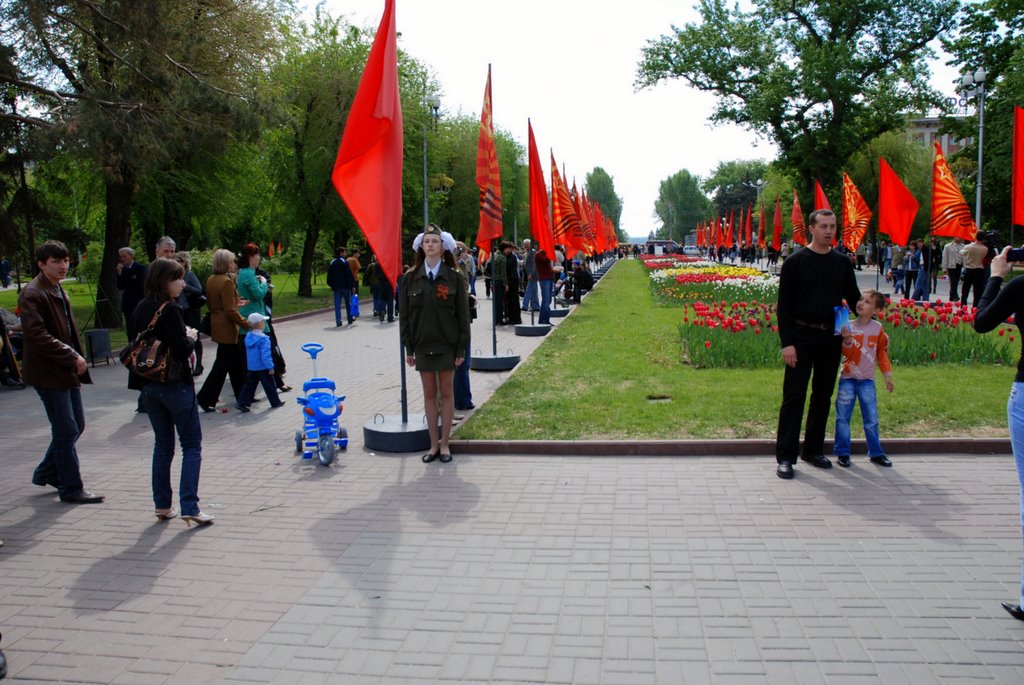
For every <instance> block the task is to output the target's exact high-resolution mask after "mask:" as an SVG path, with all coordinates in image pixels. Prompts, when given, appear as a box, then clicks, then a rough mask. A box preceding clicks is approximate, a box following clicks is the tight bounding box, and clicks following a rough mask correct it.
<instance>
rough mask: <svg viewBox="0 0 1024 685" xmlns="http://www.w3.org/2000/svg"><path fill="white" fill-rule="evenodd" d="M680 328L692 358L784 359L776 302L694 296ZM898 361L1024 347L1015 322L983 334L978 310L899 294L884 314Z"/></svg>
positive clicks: (713, 363) (702, 363) (710, 362)
mask: <svg viewBox="0 0 1024 685" xmlns="http://www.w3.org/2000/svg"><path fill="white" fill-rule="evenodd" d="M682 319H683V320H682V323H681V324H680V327H679V330H680V335H681V336H682V339H683V352H684V355H685V356H686V358H687V359H688V361H689V363H691V364H693V365H694V366H697V367H706V368H729V367H733V368H757V367H771V366H778V365H779V364H781V355H780V343H779V336H778V330H779V328H778V322H777V320H776V318H775V303H774V302H771V303H768V302H727V301H725V300H720V301H718V302H694V303H693V304H692V305H684V306H683V317H682ZM879 319H880V320H881V321H882V324H883V325H884V326H885V330H886V332H887V333H888V335H889V341H890V345H889V356H890V357H891V358H892V361H893V364H895V365H898V366H914V365H919V364H933V363H938V362H943V363H954V364H964V363H989V364H1006V365H1010V364H1013V363H1014V361H1015V360H1016V357H1017V355H1018V354H1019V350H1020V342H1019V341H1017V340H1016V338H1017V336H1018V335H1020V333H1019V332H1018V331H1017V328H1016V326H1014V325H1012V324H1006V325H1003V326H1000V327H999V328H998V329H997V331H994V332H992V333H989V334H986V335H979V334H978V333H976V332H975V331H974V328H973V326H972V323H973V322H974V310H973V308H970V307H960V306H959V305H957V304H952V303H947V302H934V303H920V304H919V303H916V302H914V301H912V300H898V301H896V302H893V303H890V305H889V306H888V307H887V308H886V309H885V310H884V311H883V312H881V314H879Z"/></svg>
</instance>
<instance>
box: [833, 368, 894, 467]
mask: <svg viewBox="0 0 1024 685" xmlns="http://www.w3.org/2000/svg"><path fill="white" fill-rule="evenodd" d="M857 400H860V415H861V418H863V419H864V439H865V440H867V443H868V456H869V457H881V456H884V455H885V450H883V449H882V443H881V442H880V441H879V439H878V399H877V396H876V394H875V381H874V380H871V379H869V380H863V381H859V380H857V379H855V378H840V379H839V391H838V392H837V393H836V440H835V446H834V447H833V448H832V453H833V454H834V455H836V456H837V457H848V456H850V417H851V416H853V405H854V403H855V402H856V401H857Z"/></svg>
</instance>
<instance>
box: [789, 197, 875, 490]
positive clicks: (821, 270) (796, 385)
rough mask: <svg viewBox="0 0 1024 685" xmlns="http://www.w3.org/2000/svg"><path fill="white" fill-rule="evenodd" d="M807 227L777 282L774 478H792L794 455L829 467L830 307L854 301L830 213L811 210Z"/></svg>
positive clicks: (837, 344) (833, 353)
mask: <svg viewBox="0 0 1024 685" xmlns="http://www.w3.org/2000/svg"><path fill="white" fill-rule="evenodd" d="M807 223H808V226H809V228H808V229H807V231H808V233H809V234H810V237H811V242H810V243H809V244H808V245H807V247H806V249H803V250H799V251H798V252H796V253H794V254H793V256H792V257H790V258H789V259H787V260H786V261H785V262H783V264H782V274H781V276H780V278H779V303H778V312H777V317H778V321H779V338H780V340H781V342H782V361H783V362H785V364H786V374H785V379H784V380H783V384H782V406H781V408H780V409H779V430H778V434H777V436H776V439H775V459H776V461H777V462H778V469H777V471H776V473H777V474H778V476H779V478H792V477H793V475H794V471H793V465H794V464H795V463H796V460H797V456H799V457H800V458H801V459H803V460H804V461H807V462H810V463H811V464H813V465H814V466H817V467H819V468H823V469H828V468H832V462H831V461H829V460H828V458H826V457H825V455H824V454H823V452H824V444H825V424H826V423H827V422H828V413H829V408H830V404H831V400H832V391H833V390H835V386H836V377H837V374H838V372H839V361H840V357H841V354H842V344H843V339H842V337H841V336H839V335H838V334H837V333H835V307H837V306H839V305H841V304H842V302H843V299H844V298H845V299H846V302H847V303H849V304H851V305H855V304H856V303H857V300H859V299H860V289H859V288H858V287H857V278H856V276H855V275H854V272H853V264H852V263H851V261H850V259H849V258H848V257H847V256H845V255H842V254H840V253H838V252H836V251H835V250H833V249H832V239H833V237H835V235H836V215H835V214H834V213H833V212H832V211H831V210H827V209H819V210H816V211H814V212H811V216H810V217H809V221H808V222H807ZM812 376H813V381H812ZM808 384H810V386H811V401H810V405H809V406H808V408H807V428H806V432H805V433H804V444H803V449H802V450H801V449H800V424H801V422H802V421H803V411H804V400H805V398H806V397H807V386H808Z"/></svg>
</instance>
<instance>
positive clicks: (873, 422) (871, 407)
mask: <svg viewBox="0 0 1024 685" xmlns="http://www.w3.org/2000/svg"><path fill="white" fill-rule="evenodd" d="M883 309H885V296H884V295H882V293H880V292H878V291H877V290H865V291H864V292H863V293H862V294H861V298H860V300H858V302H857V318H856V319H853V320H851V321H850V324H849V326H843V329H842V335H843V367H842V371H841V372H840V374H839V392H838V393H837V394H836V439H835V447H834V448H833V450H832V452H833V454H835V455H836V456H837V457H838V458H839V465H840V466H843V467H849V466H850V417H851V416H853V405H854V403H855V402H857V401H858V400H860V413H861V417H862V418H863V419H864V438H865V439H866V440H867V443H868V457H869V458H870V459H871V461H873V462H874V463H876V464H878V465H880V466H892V462H891V461H889V457H887V456H885V451H884V450H883V449H882V443H881V442H880V441H879V439H878V400H877V398H876V395H875V366H876V364H877V366H878V368H880V369H881V370H882V376H884V377H885V389H886V390H888V391H889V392H892V391H893V387H894V386H893V382H892V364H891V363H890V361H889V336H887V335H886V334H885V331H884V330H883V329H882V324H881V323H880V322H878V321H877V320H875V314H876V313H877V312H880V311H882V310H883Z"/></svg>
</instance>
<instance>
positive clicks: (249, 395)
mask: <svg viewBox="0 0 1024 685" xmlns="http://www.w3.org/2000/svg"><path fill="white" fill-rule="evenodd" d="M260 384H262V385H263V392H265V393H267V399H268V400H270V406H272V407H280V406H281V398H280V397H279V396H278V394H277V385H276V384H275V383H274V370H273V369H255V370H253V369H249V372H248V374H247V375H246V377H245V385H243V386H242V394H241V395H239V396H238V406H239V407H248V406H249V405H251V404H252V400H253V398H254V397H255V396H256V386H257V385H260Z"/></svg>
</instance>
